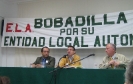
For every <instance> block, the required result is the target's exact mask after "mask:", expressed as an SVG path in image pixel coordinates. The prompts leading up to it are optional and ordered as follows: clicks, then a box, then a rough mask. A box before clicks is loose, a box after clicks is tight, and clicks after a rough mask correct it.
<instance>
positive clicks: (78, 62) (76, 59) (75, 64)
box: [71, 56, 81, 67]
mask: <svg viewBox="0 0 133 84" xmlns="http://www.w3.org/2000/svg"><path fill="white" fill-rule="evenodd" d="M79 60H80V57H79V56H76V57H75V58H74V62H75V63H74V64H72V65H71V66H74V67H81V62H80V61H79ZM76 61H77V62H76Z"/></svg>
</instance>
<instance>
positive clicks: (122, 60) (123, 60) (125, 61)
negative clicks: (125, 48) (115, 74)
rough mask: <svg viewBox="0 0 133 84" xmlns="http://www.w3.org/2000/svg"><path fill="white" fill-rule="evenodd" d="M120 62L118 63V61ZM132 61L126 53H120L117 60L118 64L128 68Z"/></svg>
mask: <svg viewBox="0 0 133 84" xmlns="http://www.w3.org/2000/svg"><path fill="white" fill-rule="evenodd" d="M117 62H118V63H117ZM129 62H130V60H129V59H127V58H126V57H125V56H124V55H121V54H119V59H118V61H116V63H117V64H116V65H118V66H120V67H124V68H126V66H127V64H128V63H129Z"/></svg>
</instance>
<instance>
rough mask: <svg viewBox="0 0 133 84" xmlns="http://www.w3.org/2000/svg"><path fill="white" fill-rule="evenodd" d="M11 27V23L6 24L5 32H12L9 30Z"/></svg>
mask: <svg viewBox="0 0 133 84" xmlns="http://www.w3.org/2000/svg"><path fill="white" fill-rule="evenodd" d="M12 25H13V23H7V24H6V32H12V30H10V28H11V26H12Z"/></svg>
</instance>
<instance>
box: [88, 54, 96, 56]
mask: <svg viewBox="0 0 133 84" xmlns="http://www.w3.org/2000/svg"><path fill="white" fill-rule="evenodd" d="M90 56H95V54H90V55H88V56H87V57H90Z"/></svg>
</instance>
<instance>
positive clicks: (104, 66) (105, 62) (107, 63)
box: [99, 57, 110, 69]
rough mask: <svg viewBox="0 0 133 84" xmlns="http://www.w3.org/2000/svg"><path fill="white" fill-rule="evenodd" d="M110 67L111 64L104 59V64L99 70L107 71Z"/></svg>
mask: <svg viewBox="0 0 133 84" xmlns="http://www.w3.org/2000/svg"><path fill="white" fill-rule="evenodd" d="M109 66H110V64H109V62H108V61H107V60H106V58H105V57H104V58H103V61H102V63H101V64H100V65H99V68H100V69H107V68H109Z"/></svg>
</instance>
